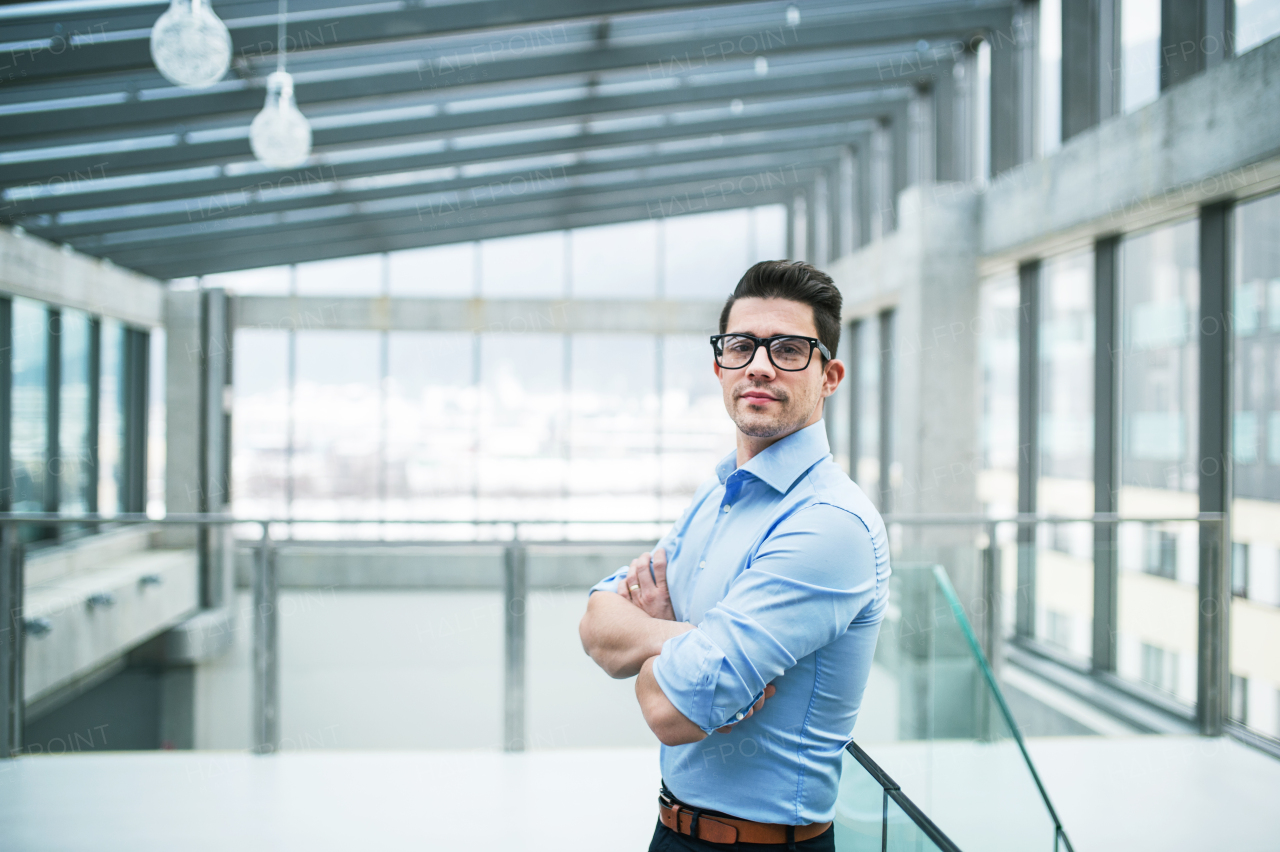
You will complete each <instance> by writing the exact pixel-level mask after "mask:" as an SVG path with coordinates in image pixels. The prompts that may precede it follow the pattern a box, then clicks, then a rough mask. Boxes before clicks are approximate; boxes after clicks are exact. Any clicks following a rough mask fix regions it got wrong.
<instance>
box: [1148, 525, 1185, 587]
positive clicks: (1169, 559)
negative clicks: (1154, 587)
mask: <svg viewBox="0 0 1280 852" xmlns="http://www.w3.org/2000/svg"><path fill="white" fill-rule="evenodd" d="M1146 555H1147V558H1146V564H1145V565H1144V566H1143V570H1144V571H1146V572H1147V573H1148V574H1154V575H1156V576H1157V577H1164V578H1165V579H1166V580H1173V579H1176V578H1177V576H1178V539H1177V537H1176V536H1175V535H1174V534H1173V533H1170V532H1166V531H1165V530H1162V529H1157V528H1156V527H1154V526H1148V527H1147V547H1146Z"/></svg>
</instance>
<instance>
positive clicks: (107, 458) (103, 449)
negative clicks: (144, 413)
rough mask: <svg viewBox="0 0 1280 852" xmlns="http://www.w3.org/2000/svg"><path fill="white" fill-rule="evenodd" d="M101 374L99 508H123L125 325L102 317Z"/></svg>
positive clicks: (107, 510)
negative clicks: (121, 497)
mask: <svg viewBox="0 0 1280 852" xmlns="http://www.w3.org/2000/svg"><path fill="white" fill-rule="evenodd" d="M101 347H102V349H101V352H102V355H101V362H100V366H101V368H102V370H101V375H100V376H99V377H98V383H99V384H98V512H99V513H101V514H103V515H114V514H116V513H118V512H119V511H120V488H121V487H122V486H123V484H124V457H123V450H124V395H123V394H124V386H123V381H122V380H123V378H124V374H123V369H124V327H123V326H121V325H120V323H118V322H116V321H115V320H111V319H104V320H102V331H101Z"/></svg>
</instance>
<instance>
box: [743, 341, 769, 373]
mask: <svg viewBox="0 0 1280 852" xmlns="http://www.w3.org/2000/svg"><path fill="white" fill-rule="evenodd" d="M773 374H774V373H773V362H772V361H770V360H769V347H768V346H757V347H756V354H755V355H752V356H751V363H750V364H748V365H747V375H748V376H773Z"/></svg>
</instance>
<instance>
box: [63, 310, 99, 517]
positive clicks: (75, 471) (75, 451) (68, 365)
mask: <svg viewBox="0 0 1280 852" xmlns="http://www.w3.org/2000/svg"><path fill="white" fill-rule="evenodd" d="M58 346H59V350H60V351H59V358H60V360H61V373H62V375H61V379H62V383H61V387H60V388H59V391H58V397H59V402H58V460H57V467H56V468H55V470H56V472H57V476H58V511H60V512H87V511H88V510H89V503H90V493H89V489H90V488H91V487H93V485H94V483H93V482H92V481H91V473H92V470H93V468H92V465H91V456H90V452H89V437H90V436H89V316H88V314H84V313H81V312H80V311H75V310H70V309H67V308H64V309H63V310H62V318H61V321H60V322H59V328H58Z"/></svg>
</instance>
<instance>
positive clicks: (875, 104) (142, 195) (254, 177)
mask: <svg viewBox="0 0 1280 852" xmlns="http://www.w3.org/2000/svg"><path fill="white" fill-rule="evenodd" d="M906 94H907V92H893V91H890V92H886V93H879V94H877V93H872V98H871V99H869V100H868V101H867V102H865V103H862V104H854V105H849V106H844V107H840V108H838V109H830V108H828V109H817V110H801V111H797V112H779V113H769V114H764V115H750V114H748V113H746V112H744V113H743V114H741V115H728V116H725V117H723V118H717V119H715V120H707V121H700V122H696V123H693V122H690V123H688V124H682V125H678V126H675V127H671V126H664V127H649V128H642V129H638V130H622V131H614V132H610V133H595V134H586V135H582V136H575V137H566V138H551V139H539V140H530V141H520V142H512V143H507V144H503V145H490V146H485V147H477V148H463V149H450V150H443V151H428V152H423V153H413V154H404V155H400V156H390V157H382V158H377V159H373V158H370V159H365V160H357V161H352V160H347V161H345V162H344V161H339V162H336V163H326V162H325V160H324V158H320V162H318V163H314V164H312V165H310V166H308V167H304V168H299V169H291V170H287V171H283V172H280V171H273V172H260V173H257V174H253V173H246V174H240V175H227V174H225V173H216V172H215V173H214V174H211V175H210V176H208V177H202V178H193V179H189V180H183V181H178V182H167V183H153V184H146V185H141V186H132V187H127V188H118V189H113V190H109V191H106V192H102V193H87V192H86V193H79V192H77V193H65V194H62V195H61V196H60V197H62V198H64V199H66V201H67V207H64V208H62V209H69V207H70V205H71V204H73V203H75V204H77V205H79V206H84V207H108V206H114V205H118V204H140V203H146V202H151V201H167V200H173V199H185V198H201V197H211V196H217V195H220V194H225V193H231V194H238V193H243V192H245V191H253V190H255V188H257V187H259V186H262V185H264V184H265V185H266V187H267V188H271V187H280V186H283V185H291V186H305V185H308V184H314V183H315V182H316V181H317V180H341V179H349V178H356V177H369V176H374V175H388V174H397V173H405V172H412V171H416V170H421V169H430V168H442V167H446V166H462V165H475V164H478V163H485V162H496V161H502V160H513V159H518V158H524V157H529V158H532V157H541V156H553V155H560V154H572V153H581V152H585V151H589V150H592V149H606V148H611V147H620V146H632V145H646V144H661V143H671V144H677V143H679V142H682V141H686V142H695V141H698V140H702V139H705V138H707V137H709V136H711V135H713V134H720V135H721V137H728V136H731V135H734V134H744V133H752V132H762V131H770V130H788V129H797V128H802V127H807V126H823V125H834V124H839V123H842V122H856V121H863V120H867V119H875V118H882V117H891V120H905V112H906V106H905V104H906V101H905V96H906ZM211 171H212V170H211ZM89 185H90V184H89V183H88V182H86V183H83V184H81V185H80V186H79V187H78V189H83V188H85V187H87V186H89ZM73 195H74V196H76V198H77V201H75V202H72V201H71V199H72V197H73ZM90 196H93V197H92V198H90ZM81 202H85V203H84V204H83V205H81ZM21 210H22V207H21V205H20V204H18V203H17V202H13V207H12V210H4V211H0V212H10V213H12V214H19V213H20V211H21ZM50 224H51V223H50ZM38 227H40V225H39V224H38V223H33V224H32V228H33V229H36V228H38Z"/></svg>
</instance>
